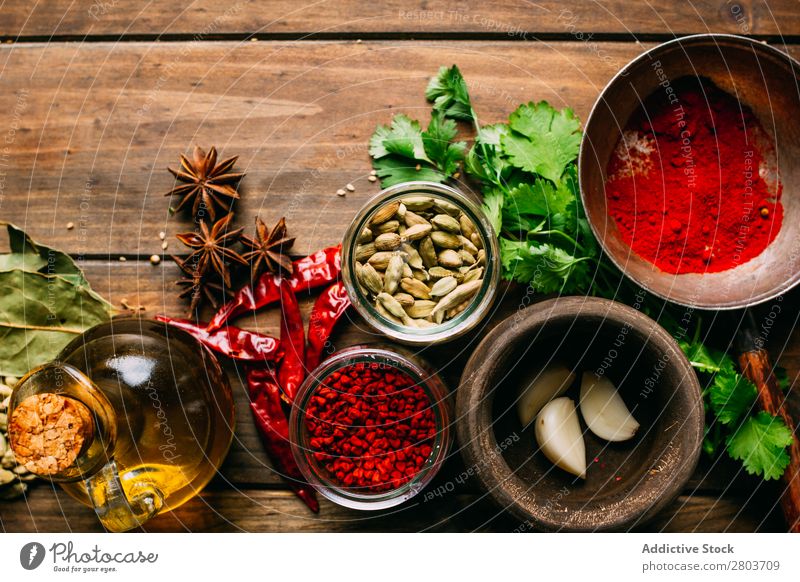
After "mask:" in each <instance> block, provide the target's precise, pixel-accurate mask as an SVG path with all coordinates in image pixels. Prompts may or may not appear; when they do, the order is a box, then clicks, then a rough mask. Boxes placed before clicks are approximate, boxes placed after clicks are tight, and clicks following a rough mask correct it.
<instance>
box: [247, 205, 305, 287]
mask: <svg viewBox="0 0 800 582" xmlns="http://www.w3.org/2000/svg"><path fill="white" fill-rule="evenodd" d="M294 241H295V238H294V237H291V238H289V237H287V236H286V219H285V218H281V219H280V220H279V221H278V224H276V225H275V227H274V228H273V229H272V230H269V229H267V225H266V224H264V221H263V220H261V218H260V217H258V216H256V236H255V238H250V237H249V236H247V235H242V243H243V244H244V245H245V246H246V247H250V248H251V249H252V250H251V251H249V252H247V253H244V254H243V255H242V258H243V259H244V260H246V261H248V262H249V263H250V269H251V274H252V277H253V280H255V279H256V277H258V275H259V274H260V273H261V271H262V270H264V269H266V270H267V271H269V272H271V273H275V274H278V273H279V272H280V271H281V270H283V271H285V272H286V273H288V274H291V273H292V259H290V258H289V257H288V256H287V255H285V254H284V253H285V252H286V251H288V250H289V249H290V248H291V247H292V245H293V244H294Z"/></svg>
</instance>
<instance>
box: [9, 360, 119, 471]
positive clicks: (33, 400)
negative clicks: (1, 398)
mask: <svg viewBox="0 0 800 582" xmlns="http://www.w3.org/2000/svg"><path fill="white" fill-rule="evenodd" d="M115 441H116V416H115V413H114V409H113V407H112V406H111V404H110V403H109V402H108V400H107V399H106V397H105V396H104V395H103V393H102V392H101V391H100V390H99V389H98V388H97V387H96V386H95V385H94V384H93V383H92V382H91V380H89V379H88V378H87V377H86V376H85V375H84V374H82V373H81V372H80V371H78V370H77V369H75V368H73V367H72V366H69V365H67V364H62V363H52V364H47V365H45V366H42V367H40V368H37V369H36V370H33V371H32V372H31V373H29V374H28V375H27V376H25V377H24V378H23V379H22V380H20V382H19V384H18V385H17V386H16V388H15V389H14V392H13V394H12V395H11V402H10V407H9V444H10V445H11V448H12V449H13V450H14V454H15V455H16V457H17V459H18V461H19V462H20V463H21V464H24V465H25V467H26V468H27V469H28V470H29V471H31V472H32V473H35V474H36V475H39V476H41V477H46V478H49V479H52V480H54V481H77V480H80V479H86V478H87V477H89V476H91V475H93V474H94V473H96V472H97V471H99V470H100V469H101V468H102V467H103V466H104V465H105V464H106V463H108V462H109V461H110V460H111V459H112V457H113V450H114V444H115Z"/></svg>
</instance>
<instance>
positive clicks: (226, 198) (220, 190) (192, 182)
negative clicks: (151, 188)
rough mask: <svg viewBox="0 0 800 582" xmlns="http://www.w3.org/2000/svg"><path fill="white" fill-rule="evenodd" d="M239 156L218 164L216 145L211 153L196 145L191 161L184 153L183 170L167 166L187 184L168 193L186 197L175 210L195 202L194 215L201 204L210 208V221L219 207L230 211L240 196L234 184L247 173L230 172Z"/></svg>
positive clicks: (193, 204) (213, 218)
mask: <svg viewBox="0 0 800 582" xmlns="http://www.w3.org/2000/svg"><path fill="white" fill-rule="evenodd" d="M237 159H239V156H234V157H232V158H228V159H227V160H225V161H223V162H220V163H219V164H217V149H216V148H215V147H212V148H211V149H210V150H208V153H206V152H204V151H203V150H202V149H201V148H200V147H195V148H194V154H193V155H192V159H191V160H189V159H188V158H187V157H186V156H184V155H183V154H181V167H180V169H178V170H173V169H172V168H167V169H168V170H169V171H170V172H171V173H172V175H173V176H175V177H176V178H177V179H178V180H180V181H181V182H186V183H185V184H180V185H178V186H175V187H174V188H173V189H172V190H170V191H169V192H167V193H166V194H165V196H172V195H176V196H182V197H183V198H181V201H180V203H178V206H177V207H176V208H175V210H176V211H178V210H180V209H181V208H183V207H184V206H186V205H187V204H189V202H192V213H193V214H194V216H197V215H198V212H199V210H200V206H201V204H202V205H203V206H204V207H205V208H206V209H207V210H208V216H209V218H210V220H211V221H214V220H215V219H216V216H217V208H221V209H223V210H225V211H226V212H228V211H229V210H230V207H231V204H232V203H233V201H234V200H238V199H239V194H238V192H237V191H236V189H235V188H234V187H233V186H232V185H231V184H233V183H235V182H237V181H238V180H240V179H241V178H242V177H243V176H244V174H243V173H239V174H237V173H229V172H230V170H232V169H233V166H234V164H236V160H237Z"/></svg>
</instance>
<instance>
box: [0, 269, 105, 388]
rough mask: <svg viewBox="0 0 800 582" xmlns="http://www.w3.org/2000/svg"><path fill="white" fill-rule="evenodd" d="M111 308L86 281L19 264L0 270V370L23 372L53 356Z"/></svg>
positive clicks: (100, 320) (4, 373)
mask: <svg viewBox="0 0 800 582" xmlns="http://www.w3.org/2000/svg"><path fill="white" fill-rule="evenodd" d="M110 317H111V311H110V310H109V309H108V304H107V303H106V302H105V301H100V300H98V299H97V298H96V296H95V295H94V294H93V293H92V292H91V290H90V289H88V288H87V287H85V286H80V285H73V284H72V283H71V282H70V281H68V280H67V279H63V278H61V277H59V276H48V275H42V274H41V273H31V272H28V271H23V270H20V269H13V270H10V271H4V272H1V273H0V374H2V375H9V376H21V375H23V374H25V373H27V372H28V371H29V370H30V369H32V368H34V367H36V366H38V365H40V364H44V363H46V362H49V361H50V360H52V359H54V358H55V357H56V356H57V355H58V353H59V352H60V351H61V349H62V348H63V347H64V346H65V345H66V344H67V343H68V342H69V341H70V340H72V339H73V338H74V337H75V336H76V335H77V334H79V333H82V332H83V331H85V330H87V329H89V328H90V327H92V326H94V325H96V324H98V323H103V322H105V321H108V320H109V319H110Z"/></svg>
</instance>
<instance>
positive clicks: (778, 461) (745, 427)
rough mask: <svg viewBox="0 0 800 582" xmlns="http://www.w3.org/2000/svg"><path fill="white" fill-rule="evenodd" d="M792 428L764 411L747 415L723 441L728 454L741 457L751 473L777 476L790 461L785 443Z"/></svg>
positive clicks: (774, 477)
mask: <svg viewBox="0 0 800 582" xmlns="http://www.w3.org/2000/svg"><path fill="white" fill-rule="evenodd" d="M793 438H794V437H793V436H792V431H791V430H789V428H788V427H787V426H786V424H785V423H784V422H783V419H781V418H778V417H775V416H772V415H770V414H768V413H766V412H764V411H761V412H759V413H758V414H757V415H756V416H750V417H748V418H747V419H746V420H745V421H744V422H743V423H742V424H741V425H740V426H739V428H737V429H736V432H734V433H733V434H732V435H730V436H729V437H728V439H727V441H726V444H727V448H728V455H730V456H731V458H733V459H736V460H740V461H742V464H743V465H744V468H745V469H746V470H747V472H748V473H750V474H751V475H761V476H762V477H763V478H764V479H765V480H767V481H769V480H770V479H780V477H781V475H783V472H784V471H785V470H786V467H787V466H788V465H789V460H790V459H789V453H788V452H787V451H786V447H788V446H790V445H791V444H792V439H793Z"/></svg>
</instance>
